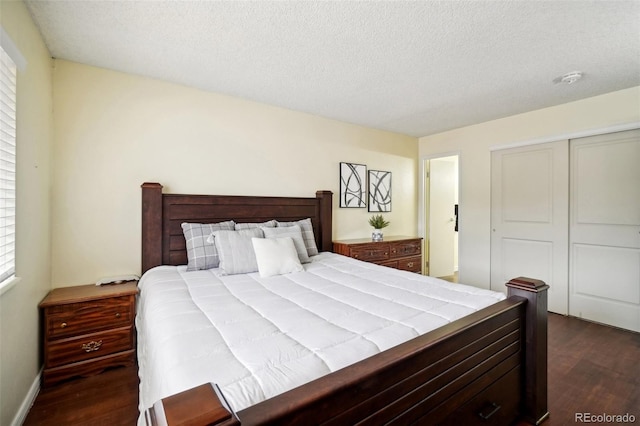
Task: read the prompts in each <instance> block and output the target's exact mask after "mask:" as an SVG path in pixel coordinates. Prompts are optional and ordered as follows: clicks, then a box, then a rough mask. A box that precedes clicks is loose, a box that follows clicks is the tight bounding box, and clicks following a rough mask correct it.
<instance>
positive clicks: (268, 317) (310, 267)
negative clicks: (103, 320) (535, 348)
mask: <svg viewBox="0 0 640 426" xmlns="http://www.w3.org/2000/svg"><path fill="white" fill-rule="evenodd" d="M312 260H313V261H312V263H310V264H307V265H305V272H300V273H294V274H288V275H279V276H275V277H270V278H260V276H259V275H258V274H257V273H252V274H243V275H230V276H219V275H218V270H217V269H211V270H206V271H196V272H186V267H183V266H178V267H174V266H160V267H157V268H154V269H152V270H150V271H148V272H147V273H146V274H145V275H144V276H143V277H142V279H141V280H140V297H139V302H138V315H137V317H136V326H137V330H138V361H139V374H140V379H141V383H140V412H141V413H143V412H144V410H145V409H147V408H148V407H150V406H151V405H153V403H154V402H156V401H158V400H159V399H161V398H164V397H167V396H169V395H172V394H175V393H177V392H181V391H183V390H186V389H189V388H192V387H194V386H197V385H200V384H202V383H206V382H215V383H217V384H218V385H219V386H220V388H221V389H222V392H223V393H224V395H225V396H226V398H227V399H228V401H229V403H230V404H231V406H232V407H233V408H234V409H235V410H236V411H239V410H242V409H243V408H246V407H248V406H250V405H253V404H255V403H257V402H260V401H262V400H264V399H266V398H270V397H272V396H275V395H277V394H280V393H282V392H284V391H286V390H289V389H292V388H294V387H296V386H299V385H301V384H304V383H306V382H309V381H311V380H313V379H315V378H318V377H320V376H322V375H325V374H327V373H329V372H332V371H336V370H338V369H340V368H342V367H345V366H347V365H349V364H352V363H354V362H357V361H359V360H362V359H364V358H366V357H369V356H371V355H374V354H377V353H378V352H380V351H383V350H385V349H388V348H390V347H392V346H395V345H397V344H399V343H401V342H404V341H407V340H409V339H412V338H413V337H415V336H417V335H419V334H424V333H425V332H428V331H430V330H433V329H435V328H437V327H440V326H442V325H444V324H447V323H449V322H451V321H453V320H456V319H458V318H460V317H463V316H465V315H467V314H470V313H471V312H475V311H477V310H479V309H481V308H483V307H486V306H488V305H491V304H493V303H495V302H497V301H499V300H502V299H504V298H505V296H504V295H503V294H502V293H496V292H492V291H488V290H482V289H479V288H476V287H470V286H465V285H460V284H449V283H447V282H445V281H442V280H438V279H434V278H430V277H425V276H422V275H418V274H414V273H410V272H404V271H398V270H395V269H391V268H386V267H381V266H377V265H374V264H370V263H365V262H361V261H358V260H354V259H351V258H348V257H344V256H340V255H336V254H333V253H321V254H319V255H318V256H314V257H313V258H312Z"/></svg>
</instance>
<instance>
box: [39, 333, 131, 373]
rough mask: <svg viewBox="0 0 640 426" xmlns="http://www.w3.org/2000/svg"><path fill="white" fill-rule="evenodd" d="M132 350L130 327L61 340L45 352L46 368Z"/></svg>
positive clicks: (52, 344) (50, 345)
mask: <svg viewBox="0 0 640 426" xmlns="http://www.w3.org/2000/svg"><path fill="white" fill-rule="evenodd" d="M129 349H133V333H132V329H131V327H125V328H119V329H117V330H109V331H103V332H100V333H93V334H87V335H84V336H80V337H74V338H70V339H61V340H58V341H56V342H54V343H51V344H49V346H48V348H47V350H46V360H45V365H46V367H47V368H51V367H57V366H59V365H63V364H70V363H73V362H78V361H84V360H86V359H91V358H96V357H100V356H104V355H109V354H112V353H116V352H121V351H126V350H129Z"/></svg>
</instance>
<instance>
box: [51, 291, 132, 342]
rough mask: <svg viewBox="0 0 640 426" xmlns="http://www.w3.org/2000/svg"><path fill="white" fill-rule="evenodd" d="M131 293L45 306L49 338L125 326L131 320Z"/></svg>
mask: <svg viewBox="0 0 640 426" xmlns="http://www.w3.org/2000/svg"><path fill="white" fill-rule="evenodd" d="M132 307H133V304H132V302H131V297H130V296H124V297H113V298H109V299H99V300H92V301H87V302H82V303H70V304H66V305H58V306H53V307H50V308H47V310H46V314H45V317H46V327H47V330H48V336H49V338H59V337H64V336H73V335H78V334H82V333H88V332H92V331H97V330H104V329H108V328H117V327H125V326H128V325H130V324H131V323H132V321H133V315H134V314H133V310H132Z"/></svg>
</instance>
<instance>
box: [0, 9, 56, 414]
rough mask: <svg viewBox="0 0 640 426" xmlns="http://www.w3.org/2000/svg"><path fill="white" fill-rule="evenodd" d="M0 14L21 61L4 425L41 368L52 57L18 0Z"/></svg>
mask: <svg viewBox="0 0 640 426" xmlns="http://www.w3.org/2000/svg"><path fill="white" fill-rule="evenodd" d="M0 16H1V20H2V27H3V28H4V30H5V31H6V32H7V34H8V35H9V36H10V37H11V38H12V40H13V42H14V43H15V44H16V45H17V47H18V49H19V50H20V52H21V53H22V55H23V56H24V57H25V58H26V60H27V67H26V69H25V70H24V71H23V72H19V73H18V87H17V90H18V92H17V126H18V128H17V155H18V164H17V178H16V179H17V181H16V185H17V190H18V192H17V209H16V215H17V218H16V227H17V229H16V231H17V241H16V249H17V256H16V274H17V276H19V277H20V278H21V281H20V282H18V284H16V285H15V286H14V287H12V288H10V289H9V290H8V291H7V292H6V293H4V294H2V295H1V296H0V424H2V425H9V424H11V422H12V421H13V420H14V418H15V416H16V413H18V410H19V408H20V405H21V404H22V403H23V401H24V399H25V396H26V395H27V394H28V392H29V389H30V387H31V385H32V384H33V383H34V380H35V379H36V377H37V375H38V371H39V369H40V360H39V347H40V345H39V333H38V326H39V325H38V307H37V306H38V303H39V302H40V300H42V298H43V297H44V296H45V295H46V294H47V292H48V291H49V289H50V288H51V281H50V256H51V249H50V245H51V244H50V226H49V212H50V207H49V205H50V198H49V195H50V192H49V188H50V170H51V168H50V156H51V155H50V152H51V145H52V140H53V136H52V127H53V125H52V110H51V107H52V100H51V96H52V73H51V65H52V64H51V62H52V61H51V57H50V56H51V55H50V54H49V52H48V51H47V48H46V47H45V45H44V43H43V41H42V38H41V37H40V33H39V32H38V30H37V28H36V27H35V25H34V24H33V21H32V20H31V17H30V15H29V13H28V11H27V9H26V7H25V5H24V4H23V3H22V2H21V1H19V2H15V1H5V0H3V1H1V2H0ZM27 408H28V407H27Z"/></svg>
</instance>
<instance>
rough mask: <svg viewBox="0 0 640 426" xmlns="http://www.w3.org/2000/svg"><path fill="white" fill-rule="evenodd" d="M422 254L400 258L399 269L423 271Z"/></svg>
mask: <svg viewBox="0 0 640 426" xmlns="http://www.w3.org/2000/svg"><path fill="white" fill-rule="evenodd" d="M421 263H422V256H415V257H408V258H404V259H398V269H402V270H403V271H410V272H421V271H422V265H421Z"/></svg>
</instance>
